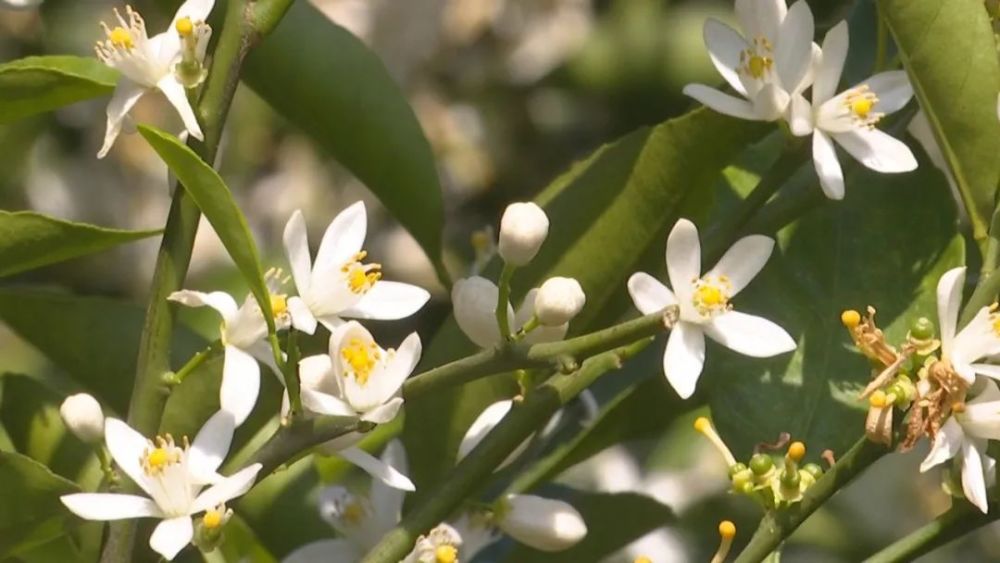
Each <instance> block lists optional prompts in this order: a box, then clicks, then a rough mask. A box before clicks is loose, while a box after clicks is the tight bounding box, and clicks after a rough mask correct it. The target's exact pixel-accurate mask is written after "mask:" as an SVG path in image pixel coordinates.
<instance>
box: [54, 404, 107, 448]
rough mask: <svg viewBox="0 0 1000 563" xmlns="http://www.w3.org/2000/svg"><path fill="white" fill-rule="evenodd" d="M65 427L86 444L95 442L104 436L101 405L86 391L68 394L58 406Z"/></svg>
mask: <svg viewBox="0 0 1000 563" xmlns="http://www.w3.org/2000/svg"><path fill="white" fill-rule="evenodd" d="M59 415H60V416H62V419H63V422H65V423H66V428H69V430H70V432H72V433H73V434H75V435H76V437H77V438H79V439H81V440H83V441H84V442H87V443H88V444H96V443H98V442H100V441H101V440H102V439H103V438H104V413H103V412H102V411H101V405H100V403H98V402H97V399H95V398H94V397H93V396H91V395H88V394H87V393H77V394H76V395H70V396H69V397H66V400H65V401H63V403H62V406H60V407H59Z"/></svg>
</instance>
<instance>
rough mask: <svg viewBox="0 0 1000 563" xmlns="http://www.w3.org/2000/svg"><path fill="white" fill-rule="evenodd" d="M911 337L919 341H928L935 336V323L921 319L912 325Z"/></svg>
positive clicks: (924, 318)
mask: <svg viewBox="0 0 1000 563" xmlns="http://www.w3.org/2000/svg"><path fill="white" fill-rule="evenodd" d="M910 336H912V337H913V338H916V339H917V340H927V339H928V338H931V337H933V336H934V321H932V320H930V319H928V318H927V317H919V318H917V319H916V320H914V321H913V322H912V323H911V324H910Z"/></svg>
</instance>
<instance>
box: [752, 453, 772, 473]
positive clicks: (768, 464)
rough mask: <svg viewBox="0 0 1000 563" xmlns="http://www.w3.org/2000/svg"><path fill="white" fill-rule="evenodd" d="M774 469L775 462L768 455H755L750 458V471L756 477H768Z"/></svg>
mask: <svg viewBox="0 0 1000 563" xmlns="http://www.w3.org/2000/svg"><path fill="white" fill-rule="evenodd" d="M773 467H774V460H773V459H771V456H769V455H767V454H754V456H753V457H752V458H750V470H751V471H753V472H754V475H758V476H759V475H766V474H767V472H768V471H770V470H771V468H773Z"/></svg>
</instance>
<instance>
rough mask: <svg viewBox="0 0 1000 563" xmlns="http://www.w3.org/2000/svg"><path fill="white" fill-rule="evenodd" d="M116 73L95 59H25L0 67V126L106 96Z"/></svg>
mask: <svg viewBox="0 0 1000 563" xmlns="http://www.w3.org/2000/svg"><path fill="white" fill-rule="evenodd" d="M117 79H118V73H117V72H115V71H114V70H111V69H110V68H108V67H107V66H105V65H104V64H102V63H101V62H100V61H98V60H97V59H96V58H93V57H73V56H46V57H27V58H24V59H18V60H16V61H11V62H8V63H4V64H2V65H0V123H5V122H8V121H13V120H15V119H19V118H22V117H26V116H29V115H34V114H36V113H41V112H44V111H49V110H53V109H56V108H60V107H62V106H65V105H68V104H72V103H74V102H79V101H81V100H88V99H90V98H97V97H100V96H106V95H108V94H110V93H111V91H112V90H113V89H114V87H115V82H116V81H117Z"/></svg>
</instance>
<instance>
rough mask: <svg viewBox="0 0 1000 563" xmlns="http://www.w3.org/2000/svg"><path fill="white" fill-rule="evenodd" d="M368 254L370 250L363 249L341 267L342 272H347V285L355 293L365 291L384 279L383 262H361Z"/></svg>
mask: <svg viewBox="0 0 1000 563" xmlns="http://www.w3.org/2000/svg"><path fill="white" fill-rule="evenodd" d="M366 256H368V252H366V251H364V250H362V251H361V252H358V253H357V254H355V255H354V256H353V257H351V260H350V262H348V263H346V264H344V265H343V267H341V268H340V270H341V271H342V272H344V273H345V274H347V287H348V288H350V290H351V291H352V292H354V293H365V292H367V291H368V290H369V289H371V288H372V286H373V285H375V282H377V281H378V280H380V279H382V266H381V264H362V263H361V261H362V260H364V259H365V257H366Z"/></svg>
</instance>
